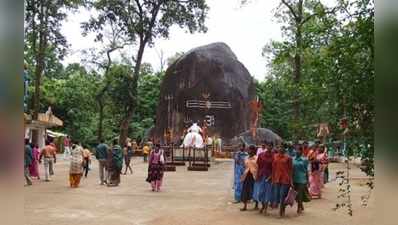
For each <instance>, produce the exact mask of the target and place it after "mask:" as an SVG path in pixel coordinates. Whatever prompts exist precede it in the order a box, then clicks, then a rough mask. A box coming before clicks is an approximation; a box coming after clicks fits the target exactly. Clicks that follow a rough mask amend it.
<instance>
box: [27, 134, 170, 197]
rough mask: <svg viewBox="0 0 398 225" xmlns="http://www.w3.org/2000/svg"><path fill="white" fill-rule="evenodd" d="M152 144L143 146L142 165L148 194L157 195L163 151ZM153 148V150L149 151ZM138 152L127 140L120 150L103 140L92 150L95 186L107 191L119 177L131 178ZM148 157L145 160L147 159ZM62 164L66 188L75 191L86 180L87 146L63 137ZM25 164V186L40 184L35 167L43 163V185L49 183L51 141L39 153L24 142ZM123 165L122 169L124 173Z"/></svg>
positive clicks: (89, 154)
mask: <svg viewBox="0 0 398 225" xmlns="http://www.w3.org/2000/svg"><path fill="white" fill-rule="evenodd" d="M152 145H153V144H152V142H148V143H145V144H144V146H143V156H144V157H143V158H144V162H148V177H147V179H146V181H147V182H149V183H150V186H151V188H152V191H156V192H158V191H160V188H161V186H162V180H163V172H164V168H165V165H164V164H165V160H164V151H163V150H162V149H161V148H160V145H159V144H156V145H154V146H152ZM152 148H153V150H152ZM136 149H138V146H137V143H136V142H135V141H134V140H133V141H131V140H130V139H127V140H126V142H125V145H123V147H121V146H120V145H119V143H118V139H114V140H113V142H112V144H111V145H110V146H109V145H107V144H106V143H105V142H104V140H101V141H100V143H99V144H98V145H97V146H96V148H95V151H94V152H95V153H94V155H95V158H96V159H97V160H98V167H99V184H100V185H107V186H109V187H114V186H118V185H119V184H120V175H127V171H130V173H131V174H133V169H132V163H131V162H132V160H131V159H132V156H133V153H134V151H135V150H136ZM148 156H149V157H148ZM63 157H64V160H66V161H70V166H69V185H70V187H71V188H77V187H79V185H80V182H81V178H82V177H83V176H84V177H85V178H87V175H88V171H89V170H90V164H91V160H92V159H91V158H92V152H91V151H90V150H89V149H88V147H87V146H83V145H82V144H81V143H79V142H74V141H71V140H70V139H69V137H65V139H64V155H63ZM24 158H25V162H24V167H25V169H24V174H25V179H26V185H32V178H37V179H38V180H40V173H39V165H40V164H42V162H43V165H44V166H43V169H44V174H45V181H47V182H48V181H51V179H50V177H51V176H53V175H54V164H55V163H56V162H57V147H56V145H55V144H54V143H53V141H52V140H51V139H48V140H46V141H45V146H44V147H43V148H42V149H41V150H40V149H39V147H38V146H37V145H33V144H32V143H30V141H29V139H25V157H24ZM123 164H124V166H125V170H124V172H123V171H122V170H123Z"/></svg>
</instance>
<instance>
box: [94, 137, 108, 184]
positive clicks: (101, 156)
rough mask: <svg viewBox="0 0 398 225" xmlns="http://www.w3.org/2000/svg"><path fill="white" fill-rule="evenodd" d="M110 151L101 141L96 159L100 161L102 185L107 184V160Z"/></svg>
mask: <svg viewBox="0 0 398 225" xmlns="http://www.w3.org/2000/svg"><path fill="white" fill-rule="evenodd" d="M108 149H109V147H108V145H107V144H105V143H104V140H103V139H101V140H100V143H99V145H98V146H97V148H96V150H95V158H97V160H98V167H99V179H100V185H104V184H105V183H107V177H108V174H107V169H106V159H107V158H108Z"/></svg>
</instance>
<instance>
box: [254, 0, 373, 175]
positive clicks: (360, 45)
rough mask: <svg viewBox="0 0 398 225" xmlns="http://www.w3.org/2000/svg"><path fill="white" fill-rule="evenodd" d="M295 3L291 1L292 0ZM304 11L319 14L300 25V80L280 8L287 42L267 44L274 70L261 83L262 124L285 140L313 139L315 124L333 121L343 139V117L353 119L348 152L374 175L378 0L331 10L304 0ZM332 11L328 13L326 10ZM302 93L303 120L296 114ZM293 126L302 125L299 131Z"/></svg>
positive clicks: (289, 28)
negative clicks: (296, 100) (295, 105)
mask: <svg viewBox="0 0 398 225" xmlns="http://www.w3.org/2000/svg"><path fill="white" fill-rule="evenodd" d="M290 2H292V1H290ZM303 11H304V14H305V15H308V14H310V13H315V15H314V16H313V17H312V18H311V19H309V20H308V21H307V22H306V23H304V24H303V25H302V28H301V29H302V30H301V32H302V48H301V51H302V53H301V55H302V67H301V73H302V74H301V79H300V82H299V84H297V83H295V82H294V80H293V78H292V75H291V74H292V72H293V68H292V65H293V58H294V57H293V56H294V55H295V54H296V50H297V49H296V48H295V47H294V46H295V43H294V41H295V37H294V29H295V26H293V25H292V24H291V18H290V16H291V15H290V14H291V13H289V11H288V10H285V11H283V10H280V11H278V15H277V16H278V18H280V19H281V20H280V21H281V22H282V23H283V24H284V28H283V33H284V37H285V41H282V42H276V41H273V42H271V43H270V44H268V45H267V46H266V47H264V49H263V54H264V55H265V56H267V57H269V60H270V61H269V66H270V68H271V72H270V74H269V76H268V77H267V80H266V81H264V82H261V83H258V85H257V90H258V92H259V96H260V98H261V99H262V100H263V102H264V103H265V108H264V110H263V113H262V120H261V123H262V125H264V126H267V127H270V128H272V129H274V130H275V131H277V132H278V133H280V134H281V135H282V136H283V137H284V138H285V139H288V140H291V139H293V140H294V139H315V138H316V136H315V134H316V124H318V123H320V122H327V123H329V126H330V130H331V136H330V138H331V139H338V140H342V139H343V136H342V133H343V130H341V129H340V127H339V121H340V119H341V118H343V117H347V118H348V120H349V132H348V133H347V135H346V137H347V142H348V153H349V155H355V156H361V157H363V159H364V161H365V162H366V164H367V166H366V167H364V168H363V169H364V171H365V172H366V173H367V174H369V175H373V157H374V153H373V152H374V138H373V133H374V118H375V112H374V94H373V93H374V87H373V86H374V76H375V73H374V3H373V1H370V0H367V1H352V2H350V3H346V2H345V1H340V2H339V4H338V5H337V6H336V7H335V8H333V9H327V8H326V7H325V6H323V5H322V4H321V3H318V1H304V10H303ZM326 12H329V13H326ZM296 91H298V93H299V100H300V121H299V122H297V121H295V120H294V118H293V110H292V109H293V107H294V104H293V103H294V100H295V95H294V94H295V92H296ZM294 128H299V132H297V133H295V132H292V131H294Z"/></svg>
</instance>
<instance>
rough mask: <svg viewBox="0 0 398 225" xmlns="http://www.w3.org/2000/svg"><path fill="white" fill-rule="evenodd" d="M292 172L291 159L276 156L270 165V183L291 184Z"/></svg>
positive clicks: (286, 156) (279, 154) (279, 155)
mask: <svg viewBox="0 0 398 225" xmlns="http://www.w3.org/2000/svg"><path fill="white" fill-rule="evenodd" d="M292 172H293V163H292V158H290V157H289V156H288V155H286V154H281V153H278V154H276V155H275V158H274V161H273V163H272V183H278V184H291V183H292V177H291V175H292Z"/></svg>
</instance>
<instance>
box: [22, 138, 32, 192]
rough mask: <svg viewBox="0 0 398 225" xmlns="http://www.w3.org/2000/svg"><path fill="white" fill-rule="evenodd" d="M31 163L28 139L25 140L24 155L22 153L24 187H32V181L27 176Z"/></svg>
mask: <svg viewBox="0 0 398 225" xmlns="http://www.w3.org/2000/svg"><path fill="white" fill-rule="evenodd" d="M32 161H33V156H32V148H31V146H30V143H29V139H27V138H26V139H25V153H24V176H25V180H26V185H28V186H30V185H32V179H31V177H30V174H29V166H30V165H31V163H32Z"/></svg>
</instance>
